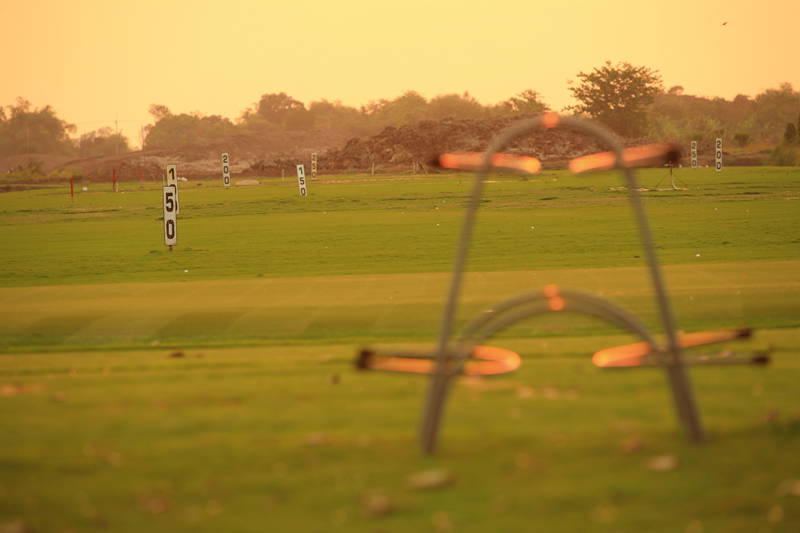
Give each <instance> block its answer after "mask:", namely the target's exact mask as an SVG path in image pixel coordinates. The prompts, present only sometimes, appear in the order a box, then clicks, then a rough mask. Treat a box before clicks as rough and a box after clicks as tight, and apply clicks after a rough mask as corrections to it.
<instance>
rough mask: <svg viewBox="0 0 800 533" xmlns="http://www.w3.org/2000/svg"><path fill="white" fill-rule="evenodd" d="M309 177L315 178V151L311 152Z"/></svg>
mask: <svg viewBox="0 0 800 533" xmlns="http://www.w3.org/2000/svg"><path fill="white" fill-rule="evenodd" d="M311 179H312V180H313V179H317V152H314V153H312V154H311Z"/></svg>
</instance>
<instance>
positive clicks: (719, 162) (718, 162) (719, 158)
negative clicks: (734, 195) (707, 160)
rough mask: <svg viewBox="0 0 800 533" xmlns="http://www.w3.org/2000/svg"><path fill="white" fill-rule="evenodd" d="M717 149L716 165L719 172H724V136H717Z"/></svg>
mask: <svg viewBox="0 0 800 533" xmlns="http://www.w3.org/2000/svg"><path fill="white" fill-rule="evenodd" d="M714 146H716V150H715V152H714V157H715V159H716V160H715V162H714V166H715V168H716V170H717V172H722V137H717V142H716V143H715V144H714Z"/></svg>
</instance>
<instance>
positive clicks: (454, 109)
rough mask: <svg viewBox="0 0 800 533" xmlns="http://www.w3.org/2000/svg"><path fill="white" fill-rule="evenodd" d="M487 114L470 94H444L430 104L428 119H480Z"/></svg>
mask: <svg viewBox="0 0 800 533" xmlns="http://www.w3.org/2000/svg"><path fill="white" fill-rule="evenodd" d="M484 114H485V109H484V107H483V106H482V105H481V104H480V102H478V101H477V100H475V98H473V97H472V96H470V94H469V93H466V92H465V93H464V94H463V95H458V94H443V95H440V96H436V97H435V98H433V99H431V101H430V102H428V109H427V113H426V115H427V116H426V118H428V119H433V120H438V119H443V118H478V117H480V116H482V115H484Z"/></svg>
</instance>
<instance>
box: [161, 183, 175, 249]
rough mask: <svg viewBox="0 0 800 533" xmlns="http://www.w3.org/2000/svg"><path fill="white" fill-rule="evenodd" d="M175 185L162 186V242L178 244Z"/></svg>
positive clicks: (169, 244)
mask: <svg viewBox="0 0 800 533" xmlns="http://www.w3.org/2000/svg"><path fill="white" fill-rule="evenodd" d="M176 192H177V187H176V186H175V185H166V186H164V244H166V245H167V246H170V247H172V246H175V245H176V244H178V217H177V211H178V204H177V202H176V194H175V193H176Z"/></svg>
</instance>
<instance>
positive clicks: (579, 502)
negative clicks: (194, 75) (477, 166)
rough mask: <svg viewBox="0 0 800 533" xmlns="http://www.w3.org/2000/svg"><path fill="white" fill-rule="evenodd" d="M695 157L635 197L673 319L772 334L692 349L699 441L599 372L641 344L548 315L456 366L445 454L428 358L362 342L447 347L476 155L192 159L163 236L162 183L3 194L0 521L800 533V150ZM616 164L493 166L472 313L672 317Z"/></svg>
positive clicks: (651, 401)
mask: <svg viewBox="0 0 800 533" xmlns="http://www.w3.org/2000/svg"><path fill="white" fill-rule="evenodd" d="M665 173H666V171H665V170H658V169H652V170H645V171H642V172H640V173H639V177H640V180H641V182H642V184H643V185H645V186H647V187H650V188H651V189H652V188H654V187H655V185H656V184H657V183H658V182H659V181H660V180H662V178H664V175H665ZM677 175H678V177H680V179H681V180H682V181H684V182H685V183H686V184H687V185H688V190H685V191H671V190H670V191H667V190H650V191H646V192H644V193H643V195H644V198H645V202H646V205H647V207H648V210H649V213H650V215H651V222H652V226H653V229H654V231H655V234H656V235H655V236H656V242H657V244H658V246H659V255H660V257H661V258H662V260H663V262H664V263H665V273H666V279H667V284H668V287H669V289H670V293H671V296H672V304H673V306H674V308H675V310H676V314H677V317H678V322H679V324H680V326H681V328H682V329H684V330H686V331H693V330H699V329H709V328H715V327H724V326H740V325H749V326H753V327H756V328H758V331H757V333H756V335H755V337H754V339H752V340H751V341H748V342H747V343H746V346H749V347H752V348H764V347H767V346H769V345H772V346H774V347H775V348H776V350H775V352H774V353H773V363H772V364H771V365H770V366H768V367H765V368H755V367H702V368H693V369H692V371H691V376H692V380H693V383H694V385H695V388H696V394H697V398H698V402H699V405H700V408H701V412H702V416H703V421H704V424H705V427H706V429H707V431H708V433H709V437H710V438H709V442H708V443H707V444H706V445H704V446H701V447H693V446H690V445H688V444H687V443H686V442H685V440H684V439H683V436H682V434H681V431H680V429H679V427H678V425H677V423H676V421H675V418H674V415H673V412H672V409H671V399H670V397H669V395H668V393H667V387H666V380H665V378H664V376H663V374H662V373H661V372H660V371H658V370H656V369H643V370H632V371H600V370H598V369H595V368H594V367H592V366H591V363H590V355H591V354H592V353H593V352H594V351H596V350H597V349H600V348H604V347H609V346H613V345H615V344H621V343H625V342H629V337H626V336H625V335H622V334H620V332H618V331H615V330H613V329H611V328H610V327H609V326H607V325H606V324H604V323H600V322H596V321H594V320H592V319H588V318H585V317H580V316H571V315H559V316H555V317H546V318H544V319H537V320H531V321H526V322H524V323H522V324H519V325H516V326H514V327H513V328H511V329H510V330H509V331H507V332H505V333H504V334H503V335H501V336H500V338H497V339H495V340H494V341H493V342H494V343H495V344H497V345H498V346H503V347H506V348H510V349H514V350H516V351H518V352H519V353H520V354H521V355H522V356H523V360H524V362H523V365H522V367H521V369H520V370H519V371H517V372H516V373H513V374H510V375H507V376H503V377H498V378H492V379H484V380H480V379H462V380H460V381H459V383H458V384H457V386H456V387H455V390H454V391H453V394H452V397H451V399H450V402H449V403H448V411H447V416H446V423H445V425H444V427H443V433H442V441H441V449H440V452H439V454H438V455H437V456H435V457H433V458H430V457H425V456H423V455H422V454H421V453H420V452H419V451H418V445H417V440H416V431H417V425H418V423H419V418H420V414H421V409H422V402H423V398H424V393H425V390H426V385H427V381H426V380H425V378H421V377H417V376H405V375H390V374H377V373H375V374H372V373H358V372H356V371H355V370H354V369H353V367H352V360H353V357H354V354H355V353H356V350H357V348H358V347H360V346H364V345H372V344H398V345H399V344H402V345H415V346H416V345H431V344H432V343H433V342H434V340H435V338H436V335H437V332H438V329H439V323H440V320H441V317H440V315H441V312H442V307H443V303H444V296H445V293H446V289H447V284H448V282H449V276H450V275H449V270H450V268H451V264H452V260H453V254H454V251H455V243H456V240H457V238H458V230H459V227H460V223H461V218H462V216H463V211H462V208H463V204H464V200H465V199H466V197H467V195H468V194H469V191H470V188H471V183H472V180H471V176H469V175H459V174H439V175H433V176H423V177H420V176H410V175H407V176H383V177H375V178H372V177H369V176H337V177H332V178H331V179H327V180H323V181H321V182H318V183H314V182H312V183H311V184H310V197H308V198H305V199H303V198H300V197H299V196H298V194H297V187H296V183H295V182H294V181H293V180H289V179H287V180H286V181H281V180H279V179H278V180H275V179H272V180H264V182H263V184H262V185H260V186H250V187H232V188H231V189H230V190H223V189H222V187H220V186H219V185H220V184H218V183H216V182H214V183H212V182H203V183H199V182H197V183H195V182H189V183H186V184H183V185H182V188H181V192H180V199H181V214H180V215H179V223H178V224H179V225H178V246H177V247H176V248H175V250H173V251H171V252H170V251H168V250H167V249H166V247H165V246H164V245H163V233H162V228H161V224H162V222H161V191H160V188H159V187H158V184H152V183H145V184H139V183H123V184H122V191H123V192H121V193H116V194H115V193H112V192H111V191H110V185H107V184H90V185H89V188H90V190H89V192H84V193H78V194H76V196H75V198H74V199H70V197H69V195H68V189H67V188H66V187H60V188H42V189H38V190H30V191H18V192H8V193H3V194H0V236H2V243H3V246H2V248H0V428H2V431H0V531H4V528H5V529H7V530H8V531H17V530H20V531H29V530H32V531H37V532H40V531H48V532H49V531H64V532H66V531H74V532H83V531H86V532H88V531H100V530H108V531H124V532H128V531H130V532H134V531H137V532H138V531H142V530H144V529H147V530H150V531H154V532H155V531H165V532H166V531H180V530H192V531H209V532H211V531H214V532H217V531H276V532H277V531H281V532H282V531H330V530H342V531H387V532H389V531H408V530H412V529H415V528H416V529H419V530H424V531H564V532H569V531H576V530H578V529H585V530H590V531H613V532H618V531H645V530H647V531H664V532H671V531H680V532H683V531H686V532H714V531H725V532H728V531H737V532H738V531H741V532H751V531H787V532H788V531H797V530H798V529H800V454H799V453H798V450H799V449H800V447H799V446H800V392H799V391H800V387H798V385H797V383H798V380H799V379H800V303H799V302H800V253H798V252H800V233H799V232H798V227H800V169H785V168H728V169H725V171H724V172H723V173H720V174H717V173H715V172H713V170H711V169H698V170H689V169H681V170H678V171H677ZM668 182H669V179H668V178H667V179H666V180H664V183H662V186H663V185H664V184H667V183H668ZM619 185H620V179H619V176H618V175H616V174H613V173H608V174H598V175H593V176H586V177H583V176H582V177H575V176H571V175H569V174H567V173H564V172H547V173H544V174H542V175H540V176H536V177H531V178H528V179H523V178H520V177H516V176H514V177H512V176H494V177H492V178H491V180H490V183H489V184H488V185H487V190H486V195H485V197H484V202H483V205H482V210H481V212H480V214H479V219H478V227H477V231H476V235H475V241H474V245H473V247H472V250H471V255H470V263H469V265H470V266H469V270H470V273H469V274H468V276H467V279H466V284H465V289H464V294H463V298H462V302H463V303H462V306H461V308H460V312H459V317H458V322H459V324H463V323H464V322H465V321H467V320H469V319H470V318H472V317H473V316H474V315H475V314H476V313H477V312H479V311H480V310H481V309H483V308H485V307H486V306H489V305H491V304H493V303H495V302H497V301H499V300H501V299H504V298H506V297H508V296H512V295H514V294H516V293H519V292H523V291H526V290H531V289H536V288H540V287H541V286H543V285H544V284H546V283H551V282H555V283H559V284H561V285H563V286H566V287H572V288H579V289H584V290H589V291H592V292H595V293H598V294H601V295H603V296H605V297H608V298H610V299H612V300H613V301H615V302H616V303H619V304H621V305H623V306H624V307H625V308H627V309H629V310H631V311H633V312H635V313H636V314H637V315H638V316H640V317H641V318H642V320H643V321H644V322H645V324H647V325H649V326H651V327H652V328H653V329H654V330H656V331H658V322H657V320H656V315H655V305H654V302H653V298H652V294H651V293H650V289H649V286H648V283H647V278H646V276H645V270H644V265H643V258H642V257H641V255H642V253H641V250H640V248H639V245H638V239H637V235H636V232H635V228H634V227H633V225H632V222H633V221H632V215H631V212H630V209H629V207H628V203H627V198H626V196H625V194H624V192H623V191H620V190H619ZM731 347H733V346H731ZM659 456H669V457H671V458H675V459H677V466H674V465H673V466H670V467H668V468H667V469H666V471H658V470H654V469H652V468H650V467H649V466H648V465H649V464H650V462H651V461H652V460H653V459H654V458H657V457H659ZM427 470H438V471H443V472H445V473H446V474H447V477H448V479H449V481H450V482H449V483H448V484H445V486H441V487H437V488H432V489H428V490H425V489H420V488H415V487H413V486H410V485H409V481H408V479H409V476H412V475H414V474H415V473H419V472H422V471H427ZM12 528H17V529H12ZM20 528H22V529H20Z"/></svg>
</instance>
